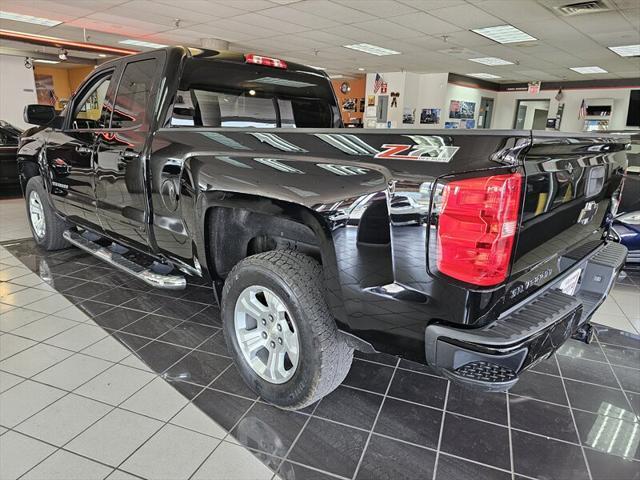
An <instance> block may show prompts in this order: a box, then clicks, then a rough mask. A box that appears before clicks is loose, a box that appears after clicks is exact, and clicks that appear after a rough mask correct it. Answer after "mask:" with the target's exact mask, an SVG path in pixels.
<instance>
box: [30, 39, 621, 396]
mask: <svg viewBox="0 0 640 480" xmlns="http://www.w3.org/2000/svg"><path fill="white" fill-rule="evenodd" d="M25 118H26V120H27V121H28V122H29V123H33V124H36V125H39V127H38V128H36V131H32V132H31V133H30V135H29V136H27V137H24V138H22V140H21V144H20V149H19V163H20V178H21V182H22V185H23V186H24V194H25V197H26V205H27V214H28V217H29V221H30V224H31V229H32V231H33V237H34V239H35V241H36V242H37V244H38V245H40V246H41V247H42V248H44V249H47V250H53V249H60V248H65V247H69V246H71V245H74V246H76V247H79V248H81V249H83V250H85V251H87V252H89V253H91V254H93V255H95V256H97V257H99V258H101V259H103V260H105V261H107V262H109V263H111V264H112V265H114V266H116V267H118V268H120V269H122V270H124V271H127V272H129V273H131V274H132V275H134V276H136V277H137V278H139V279H141V280H143V281H144V282H147V283H148V284H150V285H154V286H155V287H157V288H166V289H182V288H185V286H186V276H196V277H204V278H205V279H209V280H210V281H211V282H212V284H213V289H212V290H213V292H214V295H215V296H216V300H217V301H218V303H219V305H220V307H221V315H222V322H223V330H224V335H225V338H226V342H227V345H228V349H229V352H230V354H231V355H232V356H233V358H234V361H235V363H236V365H237V367H238V370H239V372H240V375H241V376H242V378H243V379H244V381H246V383H247V384H248V385H249V386H250V387H251V388H252V389H253V390H254V391H255V392H256V393H258V394H259V395H260V396H261V397H262V398H263V399H265V400H266V401H268V402H271V403H272V404H275V405H277V406H279V407H281V408H285V409H300V408H303V407H305V406H307V405H309V404H311V403H313V402H315V401H317V400H318V399H320V398H322V397H323V396H324V395H326V394H327V393H329V392H331V391H332V390H333V389H335V388H336V387H337V386H338V385H339V384H340V383H341V382H342V381H343V379H344V378H345V376H346V375H347V373H348V371H349V368H350V365H351V361H352V357H353V352H354V350H359V351H362V352H369V353H373V352H386V353H388V354H393V355H397V356H400V357H402V358H405V359H409V360H412V361H417V362H422V363H424V364H428V365H430V366H432V367H433V368H434V369H437V370H438V371H440V372H442V373H443V374H444V375H446V376H447V377H448V378H450V379H451V380H453V381H457V382H461V383H463V384H466V385H468V386H470V387H472V388H477V389H483V390H489V391H491V390H494V391H503V390H506V389H508V388H509V387H510V386H512V385H513V384H514V383H515V382H516V381H517V379H518V376H519V375H520V374H521V373H522V372H523V371H525V370H526V369H527V368H529V367H531V366H533V365H535V364H536V363H538V362H540V361H542V360H544V359H545V358H548V357H549V356H550V355H551V354H552V353H553V352H554V351H555V350H556V349H557V348H558V347H559V346H560V345H562V343H563V342H565V341H566V340H567V339H568V338H570V337H572V336H574V337H580V338H582V339H583V340H585V341H589V339H590V337H591V332H592V329H591V327H590V325H589V319H590V318H591V316H592V315H593V313H594V311H595V310H596V309H597V308H598V306H599V305H600V304H601V303H602V302H603V301H604V299H605V297H606V295H607V294H608V292H609V290H610V289H611V287H612V284H613V282H614V280H615V278H616V275H617V272H618V271H619V269H620V268H621V266H622V264H623V263H624V260H625V256H626V249H625V247H624V246H622V245H620V244H618V243H616V242H613V241H611V240H610V237H609V227H610V224H611V222H612V219H613V218H614V216H615V214H616V206H617V202H618V196H619V194H620V190H621V187H622V183H623V182H622V178H623V176H624V172H625V168H626V165H627V160H626V142H625V140H624V139H621V138H619V137H618V138H613V137H607V136H606V135H593V134H558V133H555V132H554V133H550V132H537V131H534V132H532V131H512V130H502V131H501V130H493V131H490V130H489V131H488V130H469V131H455V132H452V131H451V130H420V129H415V130H413V129H409V130H389V129H385V130H382V129H380V130H367V129H365V130H358V131H357V132H356V131H354V130H350V129H345V128H340V127H341V126H342V125H341V120H340V111H339V108H338V104H337V102H336V97H335V95H334V92H333V91H332V88H331V83H330V81H329V78H328V77H327V75H326V74H325V73H324V72H322V71H320V70H317V69H314V68H312V67H308V66H304V65H298V64H294V63H289V62H285V61H283V60H280V59H274V58H269V57H264V56H259V55H255V54H247V55H243V54H240V53H229V52H226V53H225V52H217V51H208V50H197V49H187V48H182V47H170V48H165V49H161V50H155V51H151V52H145V53H142V54H137V55H133V56H128V57H123V58H120V59H117V60H113V61H110V62H107V63H104V64H102V65H100V66H98V67H97V68H96V69H95V70H94V71H93V73H92V74H91V75H90V76H89V77H88V78H87V79H86V80H85V82H84V83H83V84H82V85H81V86H80V87H79V89H78V90H77V92H76V93H75V94H74V95H73V97H72V98H71V100H70V102H69V104H68V105H67V107H66V108H65V110H64V111H62V112H61V114H59V115H56V114H55V112H54V111H53V110H52V109H51V108H50V107H46V106H42V105H29V106H27V107H26V108H25ZM425 394H428V392H425Z"/></svg>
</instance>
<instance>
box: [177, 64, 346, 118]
mask: <svg viewBox="0 0 640 480" xmlns="http://www.w3.org/2000/svg"><path fill="white" fill-rule="evenodd" d="M339 118H340V114H339V112H338V108H337V105H336V104H335V99H334V95H333V91H332V90H331V88H330V84H329V82H328V81H327V79H326V77H324V76H322V75H318V74H314V73H310V72H304V71H297V70H296V71H294V70H282V71H279V72H278V77H277V78H276V77H274V76H273V74H272V73H270V71H269V70H268V69H266V70H265V69H263V68H262V67H254V66H247V65H245V64H242V63H232V62H215V61H214V62H211V61H207V60H200V59H190V60H188V61H187V64H186V65H185V69H184V73H183V75H182V79H181V82H180V88H179V90H178V92H177V93H176V96H175V98H174V103H173V112H172V116H171V126H172V127H185V126H191V127H213V128H216V127H237V128H256V127H257V128H274V127H282V128H301V127H302V128H329V127H333V126H335V125H334V123H335V119H339Z"/></svg>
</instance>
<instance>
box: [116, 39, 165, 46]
mask: <svg viewBox="0 0 640 480" xmlns="http://www.w3.org/2000/svg"><path fill="white" fill-rule="evenodd" d="M118 43H122V44H123V45H135V46H136V47H147V48H164V47H166V45H162V44H161V43H153V42H145V41H143V40H132V39H129V40H120V41H119V42H118Z"/></svg>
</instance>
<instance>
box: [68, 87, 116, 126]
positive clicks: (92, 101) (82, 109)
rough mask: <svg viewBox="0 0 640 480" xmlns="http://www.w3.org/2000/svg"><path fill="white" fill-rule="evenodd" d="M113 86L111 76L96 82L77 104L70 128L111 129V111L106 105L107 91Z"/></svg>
mask: <svg viewBox="0 0 640 480" xmlns="http://www.w3.org/2000/svg"><path fill="white" fill-rule="evenodd" d="M110 84H111V74H108V75H106V76H104V77H102V78H100V79H98V80H97V81H96V83H95V84H94V85H93V86H91V87H90V88H89V90H88V91H87V92H86V93H85V94H84V95H83V96H82V98H80V100H79V101H78V102H77V103H75V107H74V114H73V118H72V120H71V124H70V125H69V127H70V128H71V129H72V130H80V129H100V128H108V127H109V125H108V124H109V117H110V115H111V112H110V109H109V107H108V106H107V104H106V103H105V98H106V96H107V90H109V85H110Z"/></svg>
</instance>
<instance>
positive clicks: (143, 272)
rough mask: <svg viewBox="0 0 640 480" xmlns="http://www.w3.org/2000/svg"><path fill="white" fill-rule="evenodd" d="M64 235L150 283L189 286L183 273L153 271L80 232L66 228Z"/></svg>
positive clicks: (72, 241)
mask: <svg viewBox="0 0 640 480" xmlns="http://www.w3.org/2000/svg"><path fill="white" fill-rule="evenodd" d="M62 235H63V237H64V238H65V239H66V240H67V241H68V242H69V243H71V244H72V245H75V246H76V247H78V248H80V249H82V250H84V251H85V252H87V253H90V254H91V255H93V256H94V257H98V258H99V259H100V260H104V261H105V262H107V263H109V264H111V265H113V266H114V267H116V268H119V269H120V270H122V271H123V272H126V273H128V274H130V275H133V276H134V277H136V278H137V279H139V280H142V281H143V282H144V283H146V284H148V285H151V286H153V287H157V288H164V289H166V290H182V289H184V288H185V287H186V286H187V280H186V279H185V278H184V277H183V276H181V275H162V274H160V273H156V272H153V271H151V270H149V269H148V268H145V267H143V266H142V265H139V264H137V263H135V262H132V261H131V260H129V259H127V258H125V257H123V256H122V255H120V254H119V253H115V252H112V251H111V250H109V249H108V248H105V247H102V246H100V245H98V244H97V243H95V242H92V241H91V240H88V239H87V238H85V237H83V236H82V235H80V234H79V233H78V232H74V231H72V230H66V231H65V232H64V233H63V234H62Z"/></svg>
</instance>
